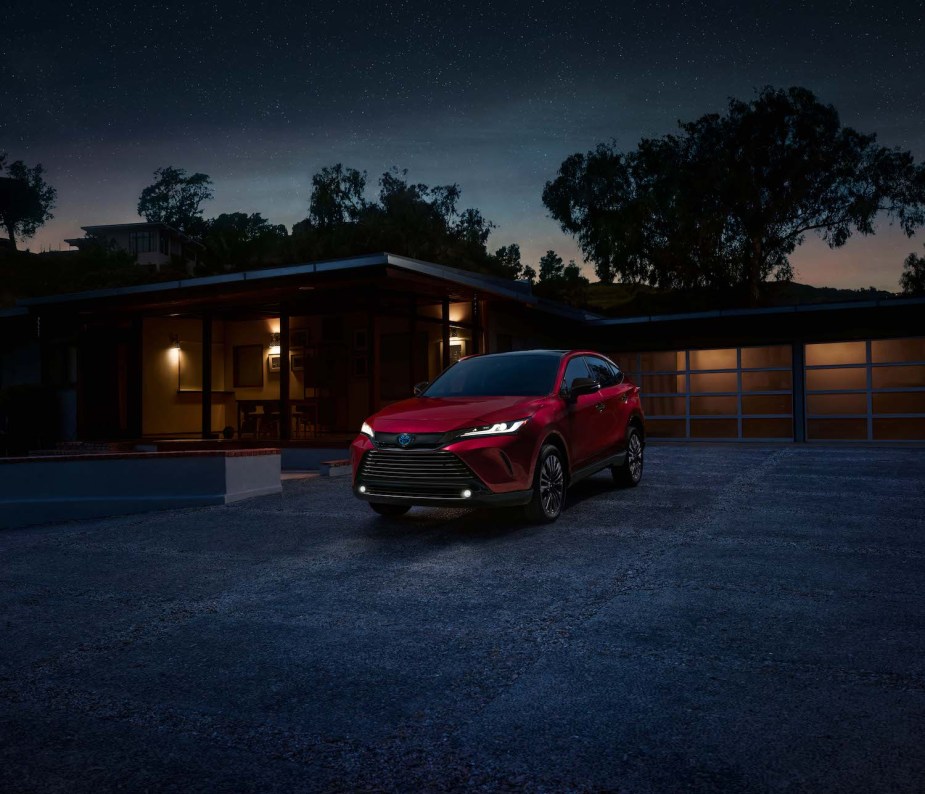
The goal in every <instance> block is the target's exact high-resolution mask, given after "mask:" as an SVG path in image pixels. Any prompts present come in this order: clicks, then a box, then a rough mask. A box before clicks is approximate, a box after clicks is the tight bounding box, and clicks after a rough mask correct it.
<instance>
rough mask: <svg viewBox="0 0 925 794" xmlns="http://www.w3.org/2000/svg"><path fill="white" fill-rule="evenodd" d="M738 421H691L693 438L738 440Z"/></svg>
mask: <svg viewBox="0 0 925 794" xmlns="http://www.w3.org/2000/svg"><path fill="white" fill-rule="evenodd" d="M738 437H739V423H738V420H736V419H691V438H738Z"/></svg>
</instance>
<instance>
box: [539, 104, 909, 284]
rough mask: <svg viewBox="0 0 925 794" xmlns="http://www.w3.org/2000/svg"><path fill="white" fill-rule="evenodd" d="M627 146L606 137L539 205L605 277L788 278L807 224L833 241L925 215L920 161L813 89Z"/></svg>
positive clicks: (567, 166) (568, 168) (680, 280)
mask: <svg viewBox="0 0 925 794" xmlns="http://www.w3.org/2000/svg"><path fill="white" fill-rule="evenodd" d="M679 128H680V131H679V133H678V134H675V135H665V136H663V137H661V138H648V139H643V140H642V141H640V143H639V145H638V146H637V148H636V149H635V150H633V151H631V152H626V153H623V152H620V151H618V150H617V148H616V145H615V144H613V143H611V144H600V145H599V146H598V147H597V148H596V149H594V150H592V151H590V152H588V153H587V154H574V155H572V156H570V157H568V158H567V159H566V160H565V161H564V162H563V163H562V165H561V167H560V168H559V172H558V175H557V176H556V178H555V179H554V180H552V181H551V182H548V183H547V184H546V187H545V189H544V191H543V203H544V204H545V205H546V207H547V209H548V210H549V212H550V214H551V215H552V217H553V218H554V219H555V220H557V221H558V222H559V223H560V225H561V227H562V229H563V230H564V231H566V232H567V233H570V234H572V235H573V236H574V237H575V238H576V239H577V240H578V242H579V244H580V246H581V250H582V252H583V254H584V255H585V257H586V259H587V261H590V262H593V263H594V266H595V271H596V273H597V275H598V277H599V278H600V279H601V281H603V282H605V283H611V282H613V280H614V279H615V278H619V279H620V280H622V281H624V282H630V283H643V284H649V285H652V286H656V287H661V288H691V287H711V288H723V287H730V286H736V287H746V288H747V289H748V291H749V294H750V295H751V296H752V298H755V297H757V293H758V291H759V287H760V284H761V283H762V282H764V281H767V280H769V279H772V278H774V279H788V278H791V277H792V275H793V269H792V266H791V264H790V259H789V257H790V254H792V253H793V251H794V249H795V248H796V247H797V246H798V245H799V244H800V243H802V242H803V241H804V239H805V236H806V234H808V233H810V232H813V233H816V234H818V235H820V236H821V237H822V238H823V239H824V240H825V241H826V242H827V243H828V244H829V245H830V246H831V247H833V248H836V247H839V246H841V245H844V244H845V242H846V241H847V240H848V239H849V238H850V237H851V235H852V234H855V233H858V234H862V235H868V234H873V233H874V231H875V223H876V221H877V218H878V216H880V215H881V214H883V215H886V216H887V217H889V218H890V220H891V221H895V222H898V223H899V225H900V226H901V228H902V229H903V231H904V232H906V234H909V235H911V234H912V233H913V231H914V230H915V229H916V228H918V227H919V226H921V225H922V224H923V223H925V166H922V165H916V163H915V162H914V159H913V156H912V155H911V154H910V153H909V152H907V151H901V150H899V149H888V148H885V147H883V146H880V145H878V144H877V143H876V136H875V135H864V134H861V133H859V132H857V131H855V130H853V129H851V128H850V127H845V126H842V124H841V122H840V120H839V116H838V113H837V111H836V110H835V108H834V107H832V106H831V105H824V104H822V103H821V102H819V100H818V99H817V98H816V97H815V96H814V95H813V93H812V92H810V91H808V90H807V89H805V88H789V89H786V90H782V89H774V88H765V89H764V90H762V91H761V92H760V93H759V94H758V96H757V97H756V98H755V99H753V100H752V101H750V102H743V101H740V100H736V99H732V100H730V101H729V105H728V108H727V110H726V112H725V113H723V114H709V115H705V116H702V117H700V118H699V119H697V120H696V121H692V122H689V123H681V124H679Z"/></svg>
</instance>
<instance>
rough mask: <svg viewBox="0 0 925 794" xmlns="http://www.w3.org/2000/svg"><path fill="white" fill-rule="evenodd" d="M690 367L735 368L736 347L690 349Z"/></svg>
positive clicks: (736, 364) (736, 359) (736, 358)
mask: <svg viewBox="0 0 925 794" xmlns="http://www.w3.org/2000/svg"><path fill="white" fill-rule="evenodd" d="M690 361H691V369H735V368H736V367H737V366H738V363H737V362H738V351H737V350H736V348H734V347H733V348H727V349H725V350H691V351H690Z"/></svg>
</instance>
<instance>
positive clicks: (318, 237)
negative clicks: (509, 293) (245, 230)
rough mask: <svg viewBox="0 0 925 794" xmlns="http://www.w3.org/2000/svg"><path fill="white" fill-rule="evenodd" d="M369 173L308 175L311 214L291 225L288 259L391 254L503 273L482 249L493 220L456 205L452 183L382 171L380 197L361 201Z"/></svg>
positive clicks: (333, 169)
mask: <svg viewBox="0 0 925 794" xmlns="http://www.w3.org/2000/svg"><path fill="white" fill-rule="evenodd" d="M365 190H366V174H365V173H361V172H359V171H356V170H355V169H351V168H345V167H344V166H342V165H341V164H339V163H338V164H337V165H335V166H330V167H327V168H323V169H322V170H321V171H320V172H319V173H318V174H315V176H314V177H313V178H312V199H311V203H310V212H309V217H307V218H306V219H305V220H304V221H301V222H299V223H297V224H295V225H294V226H293V229H292V236H291V238H290V242H289V249H290V254H289V255H290V257H292V258H294V259H302V260H310V259H322V258H327V257H336V256H352V255H356V254H364V253H373V252H379V251H391V252H393V253H396V254H403V255H405V256H410V257H415V258H419V259H431V260H434V261H437V262H445V263H447V264H451V265H453V266H455V267H461V268H464V269H469V270H476V271H480V272H486V273H495V274H499V275H500V274H504V267H503V266H502V264H501V263H500V262H499V261H498V260H497V259H496V258H495V257H493V256H492V255H491V254H490V253H489V252H488V250H487V249H486V244H487V241H488V237H489V235H490V234H491V230H492V229H493V228H495V227H494V224H493V223H492V222H491V221H489V220H488V219H486V218H485V217H484V216H483V215H482V213H481V212H480V211H479V210H478V209H474V208H470V209H466V210H463V211H460V210H459V209H458V204H459V198H460V189H459V186H458V185H456V184H452V185H437V186H434V187H431V186H429V185H426V184H423V183H420V182H417V183H415V182H409V180H408V172H407V171H406V170H402V169H399V168H392V169H390V170H389V171H386V172H385V173H384V174H382V176H381V177H380V179H379V195H378V199H377V200H369V199H367V198H366V194H365Z"/></svg>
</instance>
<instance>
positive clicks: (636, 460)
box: [610, 427, 645, 488]
mask: <svg viewBox="0 0 925 794" xmlns="http://www.w3.org/2000/svg"><path fill="white" fill-rule="evenodd" d="M644 452H645V444H644V443H643V441H642V433H640V432H639V430H638V429H636V428H635V427H631V428H630V431H629V435H628V436H627V437H626V460H624V461H623V463H622V464H621V465H619V466H611V467H610V471H611V473H612V474H613V481H614V482H615V483H616V484H617V485H618V486H619V487H621V488H635V487H636V486H637V485H639V481H640V480H641V479H642V464H643V453H644Z"/></svg>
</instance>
